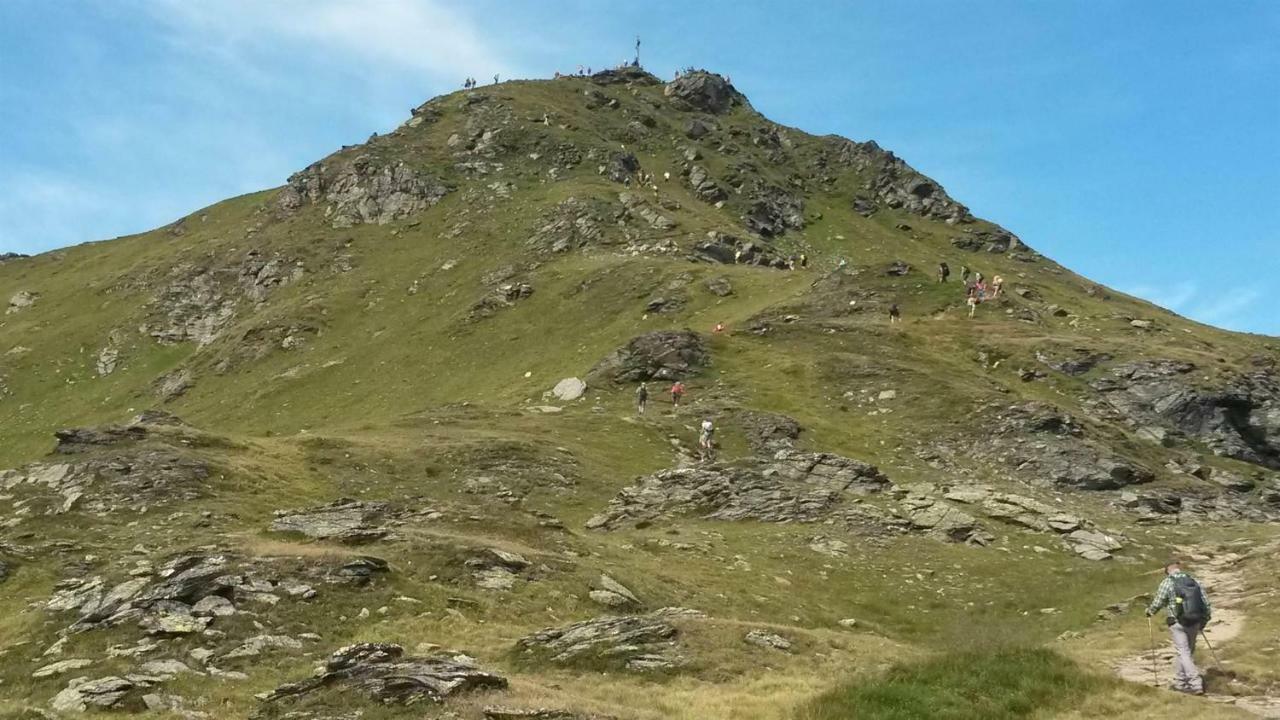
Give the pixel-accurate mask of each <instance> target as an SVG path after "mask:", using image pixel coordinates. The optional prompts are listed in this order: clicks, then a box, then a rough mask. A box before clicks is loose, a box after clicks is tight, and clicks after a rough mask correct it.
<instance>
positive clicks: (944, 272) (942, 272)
mask: <svg viewBox="0 0 1280 720" xmlns="http://www.w3.org/2000/svg"><path fill="white" fill-rule="evenodd" d="M949 277H951V268H950V267H949V266H948V265H947V264H946V263H944V262H943V263H938V282H940V283H944V282H946V281H947V278H949Z"/></svg>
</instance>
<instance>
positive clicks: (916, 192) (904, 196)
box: [867, 153, 973, 222]
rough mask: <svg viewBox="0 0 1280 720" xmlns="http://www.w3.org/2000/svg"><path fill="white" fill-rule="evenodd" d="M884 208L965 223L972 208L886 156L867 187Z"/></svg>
mask: <svg viewBox="0 0 1280 720" xmlns="http://www.w3.org/2000/svg"><path fill="white" fill-rule="evenodd" d="M867 189H868V190H869V191H870V192H872V193H873V194H874V196H875V198H876V199H877V200H878V201H879V202H880V203H881V204H883V205H886V206H888V207H891V208H895V209H902V210H906V211H907V212H910V213H914V214H916V215H922V216H924V217H927V218H932V219H935V220H948V221H951V222H966V221H969V220H972V219H973V218H972V216H971V215H970V214H969V209H968V208H966V207H965V206H964V205H961V204H960V203H958V202H956V201H955V200H952V199H951V197H950V196H949V195H947V193H946V191H945V190H943V189H942V187H941V186H939V185H938V184H937V183H935V182H934V181H932V180H930V179H929V178H927V177H925V176H924V175H921V174H920V173H918V172H916V171H915V170H913V169H912V168H911V166H909V165H907V164H906V163H905V162H903V161H902V160H901V159H899V158H897V157H894V155H893V153H887V157H886V158H885V162H884V163H883V165H881V167H880V170H879V172H878V174H877V175H876V176H875V178H874V179H873V180H871V181H870V182H869V187H868V188H867Z"/></svg>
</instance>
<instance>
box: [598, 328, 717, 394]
mask: <svg viewBox="0 0 1280 720" xmlns="http://www.w3.org/2000/svg"><path fill="white" fill-rule="evenodd" d="M710 362H711V357H710V354H709V353H708V351H707V346H706V342H705V341H704V340H703V339H702V337H701V336H700V335H698V334H697V333H695V332H693V331H692V330H657V331H654V332H650V333H645V334H644V335H640V336H638V337H635V338H632V339H631V341H630V342H628V343H627V344H626V345H624V346H622V347H620V348H618V349H617V350H615V351H613V352H612V353H611V354H609V356H607V357H606V358H604V359H603V360H601V361H600V362H599V363H597V364H596V366H595V367H594V368H592V370H591V373H590V375H589V376H588V377H599V378H605V379H608V380H611V381H613V382H619V383H635V382H641V381H645V380H677V379H681V378H684V377H688V376H689V375H693V374H696V373H697V372H698V371H700V370H702V369H703V368H705V367H707V365H709V364H710Z"/></svg>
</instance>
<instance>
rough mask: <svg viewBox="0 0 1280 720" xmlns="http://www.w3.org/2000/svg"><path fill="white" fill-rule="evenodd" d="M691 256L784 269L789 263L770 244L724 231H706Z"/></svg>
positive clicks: (707, 259)
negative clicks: (705, 234)
mask: <svg viewBox="0 0 1280 720" xmlns="http://www.w3.org/2000/svg"><path fill="white" fill-rule="evenodd" d="M693 258H694V259H696V260H702V261H704V262H713V263H721V264H724V265H754V266H757V267H770V268H776V269H778V270H786V269H787V268H788V267H790V263H789V262H788V261H787V259H786V258H785V257H783V256H782V255H780V254H779V253H778V251H777V250H776V249H774V248H773V246H772V245H770V244H768V243H766V242H763V241H757V240H744V239H742V238H739V237H735V236H733V235H726V234H724V233H718V232H711V233H708V235H707V239H706V240H703V241H701V242H699V243H698V244H697V245H694V247H693Z"/></svg>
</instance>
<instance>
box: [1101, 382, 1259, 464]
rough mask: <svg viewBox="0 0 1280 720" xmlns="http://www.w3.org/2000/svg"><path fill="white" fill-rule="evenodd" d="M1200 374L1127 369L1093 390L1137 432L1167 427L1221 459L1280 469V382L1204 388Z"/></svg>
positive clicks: (1234, 383)
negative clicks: (1228, 458)
mask: <svg viewBox="0 0 1280 720" xmlns="http://www.w3.org/2000/svg"><path fill="white" fill-rule="evenodd" d="M1194 369H1195V366H1194V365H1192V364H1191V363H1186V362H1180V361H1174V360H1147V361H1140V362H1133V363H1126V364H1124V365H1120V366H1117V367H1115V368H1112V370H1111V373H1110V374H1109V376H1107V377H1103V378H1099V379H1098V380H1095V381H1094V382H1093V383H1092V384H1091V385H1092V387H1093V389H1094V390H1096V391H1098V392H1099V393H1100V394H1101V396H1102V398H1103V400H1104V401H1105V402H1106V403H1107V405H1108V406H1109V407H1110V408H1111V410H1113V411H1114V412H1115V413H1116V414H1118V415H1119V416H1120V417H1121V418H1122V419H1124V420H1125V421H1126V422H1128V423H1130V424H1131V425H1133V426H1135V427H1142V426H1150V425H1155V426H1159V427H1163V428H1165V429H1166V430H1169V431H1172V432H1173V433H1175V434H1176V435H1180V436H1183V437H1189V438H1192V439H1194V440H1196V441H1199V442H1203V443H1205V444H1207V445H1208V446H1209V447H1210V448H1211V449H1212V450H1213V452H1214V453H1215V454H1218V455H1223V456H1226V457H1230V458H1235V459H1237V460H1243V461H1245V462H1249V463H1254V464H1257V465H1262V466H1265V467H1270V468H1280V378H1278V377H1277V376H1276V375H1275V374H1273V373H1272V372H1270V371H1267V370H1259V371H1255V372H1251V373H1245V374H1241V375H1238V376H1236V377H1235V378H1234V379H1232V380H1229V381H1227V382H1225V383H1223V384H1220V385H1218V386H1216V387H1203V386H1201V385H1200V384H1199V383H1198V382H1197V381H1196V380H1195V379H1194V378H1193V377H1192V376H1191V373H1192V371H1193V370H1194ZM1200 382H1203V381H1200Z"/></svg>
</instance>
